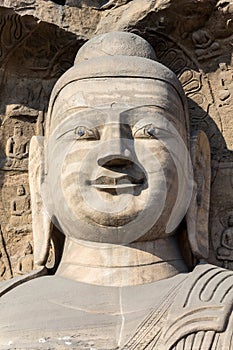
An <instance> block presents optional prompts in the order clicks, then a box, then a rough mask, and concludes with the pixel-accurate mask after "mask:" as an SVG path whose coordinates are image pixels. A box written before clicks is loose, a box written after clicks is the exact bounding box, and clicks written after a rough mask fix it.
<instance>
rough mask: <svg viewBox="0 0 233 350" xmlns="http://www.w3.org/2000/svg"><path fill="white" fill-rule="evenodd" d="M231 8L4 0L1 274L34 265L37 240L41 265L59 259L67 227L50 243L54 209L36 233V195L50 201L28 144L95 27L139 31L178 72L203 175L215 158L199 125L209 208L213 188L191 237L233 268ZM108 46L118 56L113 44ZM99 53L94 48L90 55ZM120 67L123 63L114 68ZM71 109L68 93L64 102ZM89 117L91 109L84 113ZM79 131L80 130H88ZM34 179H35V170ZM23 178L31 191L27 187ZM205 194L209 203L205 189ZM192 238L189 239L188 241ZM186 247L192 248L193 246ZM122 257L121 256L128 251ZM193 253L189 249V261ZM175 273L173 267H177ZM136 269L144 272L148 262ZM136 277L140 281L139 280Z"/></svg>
mask: <svg viewBox="0 0 233 350" xmlns="http://www.w3.org/2000/svg"><path fill="white" fill-rule="evenodd" d="M232 11H233V7H232V3H231V1H221V0H220V1H211V0H210V1H188V0H182V1H179V2H177V1H175V0H161V1H152V0H149V1H143V2H142V1H140V0H131V1H129V0H112V1H107V0H106V1H104V0H100V1H92V0H89V1H88V0H86V1H84V0H83V1H78V2H77V1H71V0H70V1H69V0H66V1H65V0H64V1H63V0H57V1H42V0H25V1H13V0H2V1H0V28H1V30H0V33H1V34H0V63H1V68H0V82H1V92H0V94H1V99H0V101H1V102H0V119H1V126H0V182H1V205H0V217H1V237H2V238H1V241H2V244H1V247H2V248H1V254H2V257H0V279H3V280H6V279H9V278H10V277H13V276H17V275H19V274H20V275H21V274H22V273H26V272H28V269H29V267H30V266H31V267H32V266H33V263H32V253H26V251H27V250H29V249H27V247H28V244H31V246H32V249H33V251H34V255H35V260H36V262H37V263H39V264H41V263H42V262H43V263H44V262H45V260H46V259H47V258H48V255H49V258H48V261H49V262H48V263H47V265H48V266H49V267H50V268H51V267H53V266H54V265H55V266H57V264H58V263H59V259H60V258H59V256H60V252H61V251H62V246H63V245H62V243H61V242H60V239H59V233H58V234H53V235H54V236H53V240H52V242H51V244H47V242H48V241H49V235H50V232H51V229H52V225H51V222H50V220H49V216H47V215H44V213H43V211H42V212H41V210H40V209H38V210H37V214H38V215H37V217H36V220H35V221H37V222H39V223H41V222H43V225H42V224H41V226H40V224H39V226H37V227H39V231H43V232H44V237H43V239H39V238H38V236H37V235H35V234H34V238H33V233H32V231H34V232H35V224H33V226H32V214H31V211H33V208H35V207H34V206H35V203H37V204H38V208H42V206H43V200H40V201H39V202H40V203H38V202H37V201H38V197H35V196H34V195H33V194H32V193H30V190H29V180H28V161H29V158H28V157H29V155H28V145H29V142H30V140H31V138H32V136H33V135H37V136H38V135H41V136H43V135H44V133H45V124H46V122H47V120H48V117H47V114H48V101H49V96H50V93H51V91H52V88H53V86H54V84H55V83H56V81H57V79H58V78H59V77H60V76H61V75H62V74H63V73H64V72H65V71H66V70H67V69H68V68H70V67H71V66H72V65H73V62H74V59H75V55H76V52H77V51H78V50H79V49H80V48H81V47H84V46H83V44H84V43H85V42H86V41H87V40H88V39H90V38H92V37H93V36H95V35H96V34H101V33H105V32H108V31H113V30H124V31H126V32H133V33H136V34H139V35H140V36H141V37H143V38H145V39H146V40H148V42H149V43H150V44H151V46H152V47H153V49H154V51H155V54H156V57H157V58H158V60H159V61H160V62H161V63H162V64H164V65H165V66H167V67H168V68H170V69H171V70H172V71H173V72H174V73H175V74H176V75H177V77H178V78H179V80H180V82H181V84H182V86H183V88H184V91H185V94H186V96H187V98H188V110H189V116H190V125H191V133H193V136H192V138H191V140H196V141H197V142H196V143H195V142H194V141H193V142H194V144H193V146H192V149H193V152H194V153H193V159H194V160H195V164H196V169H197V171H196V172H195V176H196V177H197V178H201V177H202V175H200V174H203V172H202V170H200V169H203V165H204V164H208V161H209V156H204V157H203V155H200V156H199V155H196V150H200V147H203V145H204V144H205V137H204V136H201V133H199V132H198V131H197V130H202V131H204V132H205V133H206V134H207V137H208V139H209V142H210V151H211V159H212V160H211V168H212V169H211V192H210V207H209V208H208V205H206V203H208V195H206V196H205V200H204V201H202V203H205V204H204V205H203V206H200V207H198V206H195V205H194V204H195V201H194V202H192V203H194V204H193V205H194V207H193V209H194V211H195V215H196V216H195V215H194V214H193V211H192V212H191V218H192V219H193V220H191V221H190V223H192V225H191V224H190V225H191V226H190V232H196V231H198V232H199V236H198V237H199V238H198V240H197V241H196V240H195V241H193V240H192V239H193V236H192V237H191V238H190V239H191V242H192V244H193V251H195V252H196V255H197V257H200V256H205V257H206V256H207V254H208V251H207V249H206V248H207V247H208V246H209V257H208V258H207V260H208V262H210V263H213V264H215V265H218V266H222V267H227V268H228V269H233V263H232V258H231V255H232V253H231V252H232V244H231V224H229V222H230V221H229V220H230V217H231V215H232V214H233V213H232V207H233V191H232V180H231V179H232V171H233V166H232V162H233V159H232V147H233V144H232V120H231V119H232V117H231V116H232V89H233V82H232V76H233V72H232V44H231V42H232V35H233V25H232V23H233V22H232ZM109 47H110V54H111V45H110V44H109ZM82 52H83V53H82ZM106 52H109V51H108V50H107V51H106ZM95 54H96V53H95V51H94V50H91V52H90V56H93V55H95ZM85 58H86V56H85V50H84V49H83V50H80V56H79V59H81V60H83V59H85ZM115 67H116V65H115V64H114V65H113V69H115ZM93 72H94V70H93ZM112 83H113V82H110V83H109V85H110V87H112ZM127 84H128V87H127V91H126V93H125V95H127V93H129V95H132V94H133V89H134V88H133V84H132V86H131V83H129V82H128V83H127ZM93 87H94V84H93ZM85 88H86V87H85ZM89 90H90V91H91V88H89ZM101 91H102V90H101V89H100V86H99V85H98V87H96V88H95V89H94V91H92V94H93V96H95V95H94V94H95V93H97V92H98V93H99V94H100V93H101ZM109 91H110V90H109ZM93 100H94V99H93ZM79 103H80V102H79ZM63 107H65V106H64V105H63V102H62V101H60V105H59V106H58V107H57V108H58V110H59V109H61V108H63ZM83 118H84V119H86V118H87V116H86V115H85V114H84V115H83ZM82 126H83V125H81V127H82ZM17 130H18V131H17ZM77 132H78V133H79V134H80V133H82V132H83V129H82V128H81V129H80V130H78V131H77ZM201 145H202V146H201ZM34 147H35V148H38V154H37V155H36V156H35V162H36V163H35V162H34V163H33V160H32V159H31V160H32V162H31V164H33V165H32V166H31V171H32V173H33V172H34V173H36V172H39V173H40V172H41V168H40V167H39V168H38V167H37V166H36V165H35V164H38V163H37V162H38V157H39V156H40V154H41V153H40V152H42V151H43V150H41V148H40V147H41V144H40V142H39V143H37V141H35V143H34ZM198 154H199V153H198ZM31 158H33V155H31ZM194 160H193V161H194ZM34 165H35V166H34ZM200 166H201V168H200ZM207 168H208V167H207ZM33 169H34V170H33ZM206 171H207V169H206ZM207 173H208V176H205V177H204V178H205V179H206V181H205V182H204V183H203V184H202V186H205V187H207V188H208V186H209V185H208V179H209V178H210V173H209V172H208V171H207ZM42 175H43V174H42ZM30 181H31V182H32V183H34V182H35V180H34V177H33V179H32V177H31V180H30ZM22 185H23V187H24V192H25V193H24V194H23V195H18V194H17V192H18V191H19V188H20V187H21V188H22ZM33 186H34V185H33ZM197 202H198V203H200V198H199V197H198V198H197ZM18 208H19V209H18ZM195 208H196V209H195ZM200 212H209V213H210V218H209V230H208V232H207V225H208V223H207V221H206V220H203V221H200V220H199V223H200V225H199V226H198V227H197V226H196V223H197V222H198V220H197V219H196V217H198V213H200ZM188 215H190V214H189V213H188ZM34 218H35V216H34ZM37 225H38V224H37ZM42 227H43V229H42V230H41V228H42ZM32 228H33V229H32ZM54 230H55V229H53V232H54ZM203 230H204V231H203ZM203 232H204V233H205V234H204V235H203ZM184 235H185V234H184ZM148 237H150V236H148ZM195 239H196V238H195ZM186 241H187V240H185V242H186ZM36 242H37V243H36ZM41 242H42V243H41ZM35 243H36V244H35ZM41 244H42V245H41ZM43 244H44V248H43ZM45 245H46V249H45ZM183 245H184V246H185V247H186V243H184V242H183ZM55 246H56V249H57V250H56V249H54V247H55ZM38 247H39V248H38ZM41 247H42V248H43V249H42V251H43V254H42V255H41V250H40V249H41ZM79 249H81V248H79ZM82 249H83V254H84V255H85V254H89V253H88V252H89V251H88V250H86V248H85V249H84V248H82ZM143 249H146V250H148V252H147V253H148V254H149V255H146V256H145V260H146V261H148V259H150V257H151V256H150V253H151V249H150V248H148V247H147V248H143ZM185 249H186V252H187V250H188V249H189V248H187V247H186V248H185ZM55 250H56V251H59V254H58V253H56V251H55ZM200 251H201V252H202V254H200ZM91 254H92V255H93V260H95V258H94V254H93V253H92V252H91ZM169 254H171V256H172V254H173V253H172V252H170V253H169ZM95 256H96V259H97V260H98V259H99V263H100V264H101V263H102V260H101V259H102V258H101V256H102V255H101V254H100V256H99V257H98V255H96V253H95ZM117 257H118V260H117V261H120V260H121V259H122V257H121V253H119V254H117ZM129 259H131V258H129ZM138 259H140V257H139V258H138ZM143 259H144V258H143ZM192 260H193V257H192V256H189V257H188V263H190V261H192ZM79 263H80V262H79ZM190 264H191V266H193V264H192V263H190ZM139 270H140V269H139ZM173 271H174V270H173V269H171V270H170V273H171V274H172V273H173ZM81 274H82V273H81V272H80V275H81ZM83 274H85V273H83ZM145 274H146V276H147V278H146V279H147V280H148V279H151V278H152V277H151V275H153V274H150V273H149V272H148V271H147V272H145ZM91 275H92V274H91V273H90V271H89V276H91ZM136 276H142V273H141V270H140V271H139V272H138V273H136ZM96 278H97V279H98V278H99V277H96ZM137 278H139V277H137ZM137 278H136V280H137ZM152 279H153V278H152ZM132 281H134V282H132ZM132 281H131V282H132V283H135V279H134V278H133V279H132Z"/></svg>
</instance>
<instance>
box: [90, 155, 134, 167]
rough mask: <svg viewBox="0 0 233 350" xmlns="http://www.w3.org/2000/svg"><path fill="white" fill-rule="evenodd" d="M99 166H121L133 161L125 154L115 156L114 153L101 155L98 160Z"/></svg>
mask: <svg viewBox="0 0 233 350" xmlns="http://www.w3.org/2000/svg"><path fill="white" fill-rule="evenodd" d="M97 163H98V165H99V166H102V167H106V168H107V167H120V166H125V165H131V164H133V162H132V161H131V160H130V159H129V158H128V157H124V156H119V157H114V156H112V155H109V156H105V157H101V158H99V159H98V160H97Z"/></svg>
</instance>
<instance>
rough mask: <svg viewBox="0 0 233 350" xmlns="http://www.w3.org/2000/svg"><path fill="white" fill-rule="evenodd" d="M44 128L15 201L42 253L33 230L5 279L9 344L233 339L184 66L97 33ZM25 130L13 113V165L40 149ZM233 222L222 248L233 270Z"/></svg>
mask: <svg viewBox="0 0 233 350" xmlns="http://www.w3.org/2000/svg"><path fill="white" fill-rule="evenodd" d="M199 34H200V35H201V36H204V38H205V39H206V38H207V39H208V37H206V35H205V33H203V32H202V33H199ZM199 34H198V35H199ZM198 35H197V36H195V40H196V38H197V37H199V36H198ZM111 48H112V49H111ZM158 53H159V52H158ZM185 73H186V74H185ZM185 73H184V72H183V74H181V75H180V79H181V81H183V82H185V83H187V84H185V83H184V85H186V86H187V85H188V84H189V83H190V80H191V79H192V78H193V77H196V78H197V79H196V80H194V82H195V84H196V82H198V75H195V74H194V73H192V71H191V70H190V71H188V72H187V71H186V72H185ZM195 84H194V86H196V85H195ZM191 86H192V84H191ZM189 87H190V86H189ZM187 90H188V91H189V90H190V89H187ZM44 129H45V135H44V136H43V135H37V136H33V138H32V139H31V145H30V150H29V184H30V193H31V200H30V198H29V196H28V193H27V191H26V188H25V185H24V184H19V185H18V186H17V188H16V196H15V198H14V199H13V200H12V202H11V204H10V213H11V217H10V220H9V223H8V225H7V227H8V231H9V232H10V230H11V228H12V229H13V231H15V230H17V229H18V230H19V231H20V232H21V231H22V232H23V233H24V234H23V236H26V238H27V237H28V236H27V235H25V232H27V230H28V226H27V222H28V221H30V219H29V217H28V216H30V215H32V233H33V241H34V261H33V259H32V257H33V255H32V246H31V245H30V242H29V241H28V242H27V244H26V245H24V252H23V254H22V255H21V256H20V258H19V259H18V261H17V264H16V267H15V270H14V271H15V272H14V273H15V274H18V275H20V277H15V278H14V279H12V280H10V281H5V282H3V283H2V284H1V285H0V295H1V298H0V306H1V310H2V313H1V314H0V327H1V329H2V334H1V339H0V345H1V346H3V348H4V347H7V346H9V345H12V346H14V347H16V348H17V347H18V348H25V349H27V348H28V349H29V348H34V349H46V348H48V347H56V348H57V349H63V348H64V346H65V345H72V346H74V347H75V348H78V349H83V348H88V347H90V346H92V347H94V349H101V350H103V349H106V350H107V349H112V350H113V349H122V350H126V349H138V348H143V349H152V348H158V349H164V350H165V349H166V350H167V349H171V350H172V349H173V350H175V349H177V346H178V347H182V348H183V349H187V350H188V349H191V348H195V349H199V350H202V349H203V350H204V349H206V348H210V347H211V346H212V344H215V345H216V346H215V348H216V349H231V348H232V315H231V309H232V302H233V300H232V299H233V295H232V280H233V273H232V271H229V270H227V269H222V268H220V267H217V266H215V265H210V264H208V263H207V262H205V261H204V259H208V258H209V246H211V244H209V227H208V221H209V212H210V207H209V204H210V184H211V182H210V181H211V175H210V166H211V162H210V146H209V141H208V138H207V136H206V134H205V133H204V131H201V130H195V129H194V130H192V129H191V130H190V120H189V113H188V103H187V99H186V97H185V94H184V91H183V89H182V85H181V84H180V82H179V80H178V78H177V76H176V74H175V73H174V72H172V71H171V70H170V69H168V68H167V67H165V66H164V65H162V64H161V63H158V61H157V58H156V54H155V53H154V52H153V49H152V47H151V46H150V44H149V43H148V42H146V41H145V40H144V39H142V38H140V37H138V36H137V35H135V34H132V33H128V34H127V33H124V32H111V33H107V34H104V35H100V36H97V37H95V38H93V39H92V40H89V41H88V42H87V43H86V44H85V45H84V46H83V47H82V49H81V50H80V52H79V53H78V54H77V56H76V59H75V61H74V66H73V67H72V68H70V69H69V70H68V71H67V72H66V73H64V74H63V75H62V76H61V77H60V79H59V80H58V81H57V83H56V85H55V86H54V88H53V90H52V93H51V97H50V102H49V108H48V113H47V114H46V121H45V126H44ZM21 138H23V141H24V140H25V138H24V135H23V134H22V128H21V127H20V125H18V124H15V126H14V133H13V136H11V137H10V139H7V147H6V149H7V159H6V164H8V162H9V159H10V160H11V161H12V162H13V165H12V169H11V168H10V166H9V168H10V169H8V168H7V169H4V170H5V171H9V172H10V171H16V172H17V171H19V170H18V169H17V166H20V165H21V162H19V160H20V161H22V160H24V158H26V159H27V161H28V152H25V151H27V150H26V149H24V148H23V150H22V149H21V147H19V151H18V144H20V145H21V146H22V147H24V145H27V141H25V142H21V143H19V142H18V139H21ZM12 140H13V141H12ZM13 146H14V147H13ZM18 155H19V156H21V157H19V159H18V158H17V157H18ZM21 171H22V172H23V171H25V170H24V169H22V170H21ZM15 176H16V175H15ZM18 217H20V219H19V222H18V221H17V220H18ZM25 217H26V220H25V219H24V218H25ZM24 224H26V226H25V225H24ZM226 224H227V225H228V228H227V229H225V230H223V231H222V233H221V240H220V244H219V246H218V247H216V254H217V258H218V260H219V261H221V262H222V264H223V265H224V267H227V268H231V250H232V243H231V234H232V232H231V231H232V224H233V222H232V215H230V214H228V219H227V222H226ZM29 232H30V228H29ZM14 233H15V234H16V233H17V232H16V231H15V232H14ZM64 236H65V240H64ZM26 238H25V239H26ZM3 243H4V242H3ZM210 243H211V242H210ZM4 256H5V255H4V253H2V257H4ZM199 260H200V263H198V261H199ZM47 262H48V264H47ZM3 263H4V262H3ZM46 265H47V267H48V268H49V269H50V274H49V271H48V275H47V276H43V275H44V274H46V268H45V266H46ZM2 266H3V269H4V265H2ZM5 266H6V265H5ZM3 269H2V270H3ZM31 269H34V271H33V272H30V270H31ZM27 272H29V273H28V274H27ZM25 273H26V274H25ZM2 276H4V272H3V273H2ZM37 277H40V278H37ZM15 314H17V315H20V316H21V318H22V315H23V318H22V319H21V318H18V319H15ZM34 315H37V317H34ZM6 320H7V326H5V322H6ZM197 320H198V322H197ZM45 324H46V327H44V325H45ZM65 334H66V335H65ZM9 339H11V340H10V344H9Z"/></svg>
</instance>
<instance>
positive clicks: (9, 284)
mask: <svg viewBox="0 0 233 350" xmlns="http://www.w3.org/2000/svg"><path fill="white" fill-rule="evenodd" d="M46 274H47V269H46V268H45V267H44V266H43V267H41V268H39V269H37V270H33V271H31V272H30V273H27V274H25V275H22V276H17V277H14V278H12V279H10V280H8V281H4V282H1V283H0V297H2V296H3V295H5V294H6V293H8V292H9V291H11V290H12V289H14V288H16V287H18V286H19V285H21V284H23V283H26V282H28V281H30V280H33V279H35V278H37V277H41V276H45V275H46Z"/></svg>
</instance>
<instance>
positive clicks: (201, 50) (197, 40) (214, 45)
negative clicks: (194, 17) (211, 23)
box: [192, 29, 220, 60]
mask: <svg viewBox="0 0 233 350" xmlns="http://www.w3.org/2000/svg"><path fill="white" fill-rule="evenodd" d="M192 40H193V43H194V45H195V53H196V55H197V58H198V60H204V59H208V58H211V57H215V56H217V55H219V53H220V46H219V43H218V42H216V41H213V39H212V38H211V36H210V34H209V33H208V32H207V31H206V30H203V29H200V30H197V31H196V32H194V33H193V35H192Z"/></svg>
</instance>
